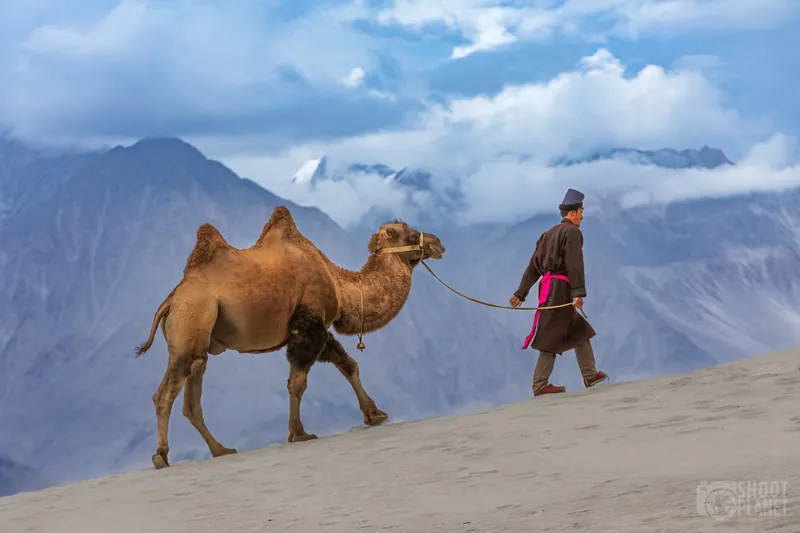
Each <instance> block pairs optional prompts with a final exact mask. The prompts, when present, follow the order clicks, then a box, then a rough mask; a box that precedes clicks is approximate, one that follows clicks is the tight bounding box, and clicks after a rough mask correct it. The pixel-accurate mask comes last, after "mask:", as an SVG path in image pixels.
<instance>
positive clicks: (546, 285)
mask: <svg viewBox="0 0 800 533" xmlns="http://www.w3.org/2000/svg"><path fill="white" fill-rule="evenodd" d="M551 279H560V280H564V281H566V282H567V283H569V278H568V277H567V276H562V275H560V274H551V273H550V272H549V271H548V272H547V273H546V274H545V275H544V276H542V282H541V283H540V284H539V305H537V306H536V307H541V306H542V305H544V303H545V302H546V301H547V296H548V295H549V294H550V280H551ZM538 323H539V310H538V309H537V310H536V314H535V315H533V326H532V327H531V332H530V333H529V334H528V336H527V337H526V338H525V344H523V345H522V349H523V350H524V349H526V348H527V347H528V345H529V344H530V343H531V341H532V340H533V336H534V335H535V334H536V325H537V324H538Z"/></svg>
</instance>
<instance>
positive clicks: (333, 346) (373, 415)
mask: <svg viewBox="0 0 800 533" xmlns="http://www.w3.org/2000/svg"><path fill="white" fill-rule="evenodd" d="M319 360H320V361H324V362H326V363H332V364H333V365H334V366H335V367H336V368H338V369H339V372H341V373H342V375H343V376H344V377H345V379H347V381H348V382H349V383H350V386H351V387H353V392H355V393H356V398H358V406H359V408H361V412H362V413H364V423H365V424H367V425H370V426H377V425H378V424H381V423H382V422H385V421H386V420H387V419H388V418H389V415H387V414H386V413H384V412H383V411H381V410H380V409H378V408H377V406H376V405H375V402H374V401H373V400H372V398H370V397H369V394H367V391H365V390H364V386H363V385H362V384H361V378H360V376H359V372H358V362H357V361H356V360H355V359H353V358H352V357H350V355H349V354H348V353H347V352H346V351H345V349H344V346H342V343H340V342H339V341H338V340H336V338H335V337H334V336H333V334H331V333H330V332H329V333H328V342H327V343H326V344H325V351H323V352H322V355H321V356H320V358H319Z"/></svg>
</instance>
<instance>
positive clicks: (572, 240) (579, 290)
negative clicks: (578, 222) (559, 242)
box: [564, 227, 586, 298]
mask: <svg viewBox="0 0 800 533" xmlns="http://www.w3.org/2000/svg"><path fill="white" fill-rule="evenodd" d="M564 263H565V266H566V268H567V277H568V278H569V284H570V287H572V297H573V298H583V297H585V296H586V276H585V274H584V268H583V233H581V230H580V229H578V228H577V227H576V228H569V229H568V230H567V240H566V243H564Z"/></svg>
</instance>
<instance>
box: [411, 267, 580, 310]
mask: <svg viewBox="0 0 800 533" xmlns="http://www.w3.org/2000/svg"><path fill="white" fill-rule="evenodd" d="M420 263H422V266H424V267H425V268H427V269H428V272H430V273H431V275H432V276H433V277H434V278H436V280H437V281H438V282H439V283H441V284H442V285H444V286H445V287H447V288H448V289H450V290H451V291H453V292H454V293H456V294H458V295H459V296H461V297H462V298H466V299H467V300H469V301H471V302H475V303H477V304H481V305H485V306H487V307H495V308H497V309H513V310H514V311H538V310H544V309H558V308H561V307H568V306H570V305H573V303H572V302H569V303H566V304H560V305H548V306H542V307H512V306H510V305H497V304H492V303H489V302H484V301H481V300H477V299H475V298H472V297H470V296H467V295H466V294H462V293H460V292H458V291H457V290H455V289H454V288H453V287H451V286H450V285H448V284H447V283H445V282H444V281H442V278H440V277H439V276H437V275H436V273H435V272H434V271H433V270H432V269H431V267H429V266H428V264H427V263H426V262H425V261H422V260H420ZM580 312H581V314H582V315H583V317H584V318H589V317H588V316H586V313H585V312H584V311H583V309H580Z"/></svg>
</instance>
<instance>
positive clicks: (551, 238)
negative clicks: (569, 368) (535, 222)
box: [514, 219, 595, 354]
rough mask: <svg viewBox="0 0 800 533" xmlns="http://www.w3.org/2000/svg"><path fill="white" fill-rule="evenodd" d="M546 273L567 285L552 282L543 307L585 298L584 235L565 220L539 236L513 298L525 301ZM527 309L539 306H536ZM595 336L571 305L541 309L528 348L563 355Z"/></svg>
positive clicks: (537, 298) (537, 293)
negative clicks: (562, 276)
mask: <svg viewBox="0 0 800 533" xmlns="http://www.w3.org/2000/svg"><path fill="white" fill-rule="evenodd" d="M548 271H549V272H550V273H551V274H553V275H556V274H560V275H565V276H567V277H568V278H569V280H570V282H569V283H567V282H566V281H563V280H560V279H551V281H550V291H549V294H548V295H547V299H546V301H545V302H544V303H543V304H542V305H543V306H549V305H559V304H565V303H569V302H572V301H573V299H574V298H576V297H578V296H580V297H584V296H586V279H585V276H584V268H583V233H582V232H581V230H580V228H579V227H578V226H576V225H575V224H573V223H572V222H570V221H569V220H567V219H562V220H561V222H560V223H559V224H556V225H555V226H553V227H552V228H550V229H549V230H547V231H546V232H544V233H543V234H542V235H541V237H539V240H538V241H537V242H536V250H535V251H534V252H533V255H532V256H531V260H530V263H529V264H528V267H527V268H526V269H525V272H524V273H523V275H522V281H520V284H519V288H518V289H517V291H516V292H515V293H514V295H515V296H516V297H517V298H519V299H520V300H522V301H523V302H524V301H525V299H526V298H527V296H528V292H529V291H530V289H531V287H532V286H533V284H534V283H536V281H537V280H539V278H541V277H542V276H543V275H544V274H545V273H547V272H548ZM540 287H541V282H540ZM538 300H539V291H536V293H535V296H534V297H533V298H531V301H532V302H538ZM529 307H538V304H537V305H530V306H529ZM594 336H595V331H594V329H593V328H592V326H591V325H590V324H589V323H588V322H587V321H586V320H585V319H584V318H583V317H582V316H581V315H580V314H579V313H578V310H577V309H576V308H575V307H574V306H568V307H562V308H559V309H544V310H541V311H539V321H538V324H537V325H536V334H535V335H534V337H533V340H532V341H531V344H530V347H531V348H532V349H535V350H540V351H543V352H551V353H557V354H562V353H564V352H565V351H567V350H572V349H574V348H575V347H577V346H580V345H581V344H583V343H584V342H586V341H588V340H589V339H591V338H592V337H594Z"/></svg>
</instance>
